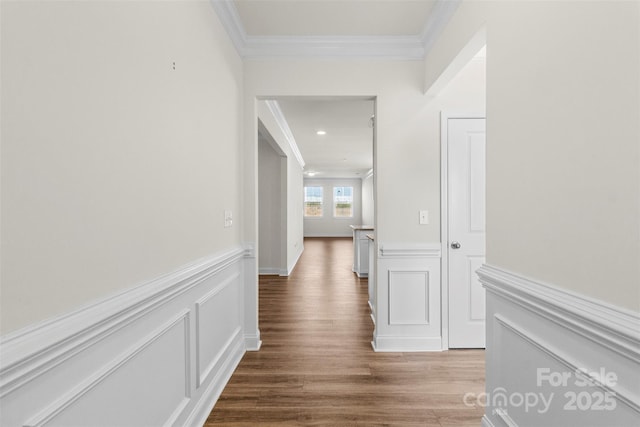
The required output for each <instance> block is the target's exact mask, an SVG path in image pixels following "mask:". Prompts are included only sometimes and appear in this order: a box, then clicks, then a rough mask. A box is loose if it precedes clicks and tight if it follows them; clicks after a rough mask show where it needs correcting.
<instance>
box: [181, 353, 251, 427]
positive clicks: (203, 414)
mask: <svg viewBox="0 0 640 427" xmlns="http://www.w3.org/2000/svg"><path fill="white" fill-rule="evenodd" d="M242 356H244V348H243V346H242V342H241V341H238V342H236V343H235V345H234V346H233V348H232V349H231V351H230V352H229V356H228V357H227V359H226V360H225V361H224V363H223V364H222V367H221V369H220V371H219V372H218V374H217V375H216V377H215V378H214V379H213V380H212V381H211V382H210V383H209V386H208V387H207V388H206V389H205V390H204V392H203V393H202V398H201V399H199V400H198V402H197V403H196V404H195V405H194V408H193V410H192V411H191V414H189V416H188V417H187V420H186V421H185V422H184V424H183V425H185V426H201V425H204V423H205V422H206V421H207V417H208V416H209V414H210V413H211V411H212V410H213V407H214V406H215V404H216V402H217V401H218V398H219V397H220V395H221V394H222V391H223V390H224V387H225V385H226V384H227V383H228V382H229V379H230V378H231V375H233V372H234V371H235V369H236V367H237V366H238V364H239V363H240V360H242Z"/></svg>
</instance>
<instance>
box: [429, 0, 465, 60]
mask: <svg viewBox="0 0 640 427" xmlns="http://www.w3.org/2000/svg"><path fill="white" fill-rule="evenodd" d="M460 3H462V0H438V1H436V4H434V5H433V9H432V10H431V13H429V16H428V17H427V22H426V23H425V25H424V29H423V30H422V34H421V35H420V40H421V42H422V47H423V49H424V56H427V53H429V51H430V50H431V48H432V47H433V45H434V44H435V42H436V40H438V37H440V34H442V31H443V30H444V27H446V26H447V24H448V23H449V21H450V20H451V18H452V17H453V14H454V13H456V10H458V6H460Z"/></svg>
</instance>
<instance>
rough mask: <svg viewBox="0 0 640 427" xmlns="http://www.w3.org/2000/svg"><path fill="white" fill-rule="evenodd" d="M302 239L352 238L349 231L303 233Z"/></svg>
mask: <svg viewBox="0 0 640 427" xmlns="http://www.w3.org/2000/svg"><path fill="white" fill-rule="evenodd" d="M304 237H353V233H352V232H351V231H349V232H344V233H309V234H306V233H305V235H304Z"/></svg>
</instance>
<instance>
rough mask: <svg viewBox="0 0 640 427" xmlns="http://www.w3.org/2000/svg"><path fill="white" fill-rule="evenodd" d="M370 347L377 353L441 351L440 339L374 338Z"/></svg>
mask: <svg viewBox="0 0 640 427" xmlns="http://www.w3.org/2000/svg"><path fill="white" fill-rule="evenodd" d="M371 347H373V350H374V351H377V352H402V353H410V352H417V351H442V340H440V338H428V337H399V336H380V335H378V336H374V337H373V341H371Z"/></svg>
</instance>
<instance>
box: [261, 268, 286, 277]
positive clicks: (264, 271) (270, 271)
mask: <svg viewBox="0 0 640 427" xmlns="http://www.w3.org/2000/svg"><path fill="white" fill-rule="evenodd" d="M280 273H282V270H281V269H279V268H277V267H260V269H259V270H258V274H260V275H261V276H278V275H280Z"/></svg>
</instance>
